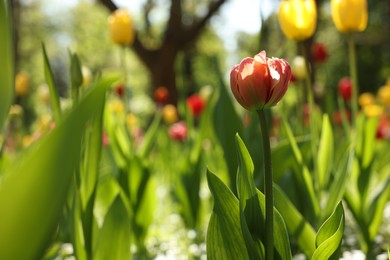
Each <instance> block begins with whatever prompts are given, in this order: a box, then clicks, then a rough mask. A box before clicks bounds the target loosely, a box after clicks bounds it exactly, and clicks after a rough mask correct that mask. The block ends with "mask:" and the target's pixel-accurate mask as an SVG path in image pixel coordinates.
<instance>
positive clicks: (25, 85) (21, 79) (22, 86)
mask: <svg viewBox="0 0 390 260" xmlns="http://www.w3.org/2000/svg"><path fill="white" fill-rule="evenodd" d="M29 84H30V77H29V76H28V75H27V74H26V73H24V72H21V73H18V74H17V75H16V78H15V93H16V95H17V96H26V95H27V94H28V92H29V91H30V86H29Z"/></svg>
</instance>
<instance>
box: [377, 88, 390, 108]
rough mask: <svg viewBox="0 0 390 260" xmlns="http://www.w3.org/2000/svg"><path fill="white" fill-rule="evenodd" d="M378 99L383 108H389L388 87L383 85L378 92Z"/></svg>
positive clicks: (389, 94) (389, 89)
mask: <svg viewBox="0 0 390 260" xmlns="http://www.w3.org/2000/svg"><path fill="white" fill-rule="evenodd" d="M378 98H379V100H380V102H381V103H382V104H383V105H385V106H390V86H389V85H385V86H383V87H380V88H379V90H378Z"/></svg>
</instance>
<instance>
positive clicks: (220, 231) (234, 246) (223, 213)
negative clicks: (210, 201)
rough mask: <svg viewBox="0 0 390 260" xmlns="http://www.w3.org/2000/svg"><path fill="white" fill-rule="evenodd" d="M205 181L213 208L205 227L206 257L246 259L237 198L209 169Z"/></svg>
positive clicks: (211, 259) (215, 259)
mask: <svg viewBox="0 0 390 260" xmlns="http://www.w3.org/2000/svg"><path fill="white" fill-rule="evenodd" d="M207 182H208V185H209V188H210V191H211V193H212V195H213V198H214V208H213V212H212V213H211V217H210V222H209V225H208V229H207V239H206V243H207V258H208V259H210V260H219V259H248V253H247V250H246V247H245V242H244V239H243V237H242V232H241V226H240V215H239V214H240V210H239V203H238V200H237V198H236V197H235V196H234V194H233V193H232V191H231V190H230V189H229V188H228V187H227V186H226V185H225V184H224V183H223V182H222V181H221V180H220V179H219V178H218V177H217V176H215V175H214V174H213V173H211V172H210V171H207Z"/></svg>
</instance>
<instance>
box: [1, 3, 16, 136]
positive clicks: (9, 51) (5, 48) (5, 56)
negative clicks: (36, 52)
mask: <svg viewBox="0 0 390 260" xmlns="http://www.w3.org/2000/svg"><path fill="white" fill-rule="evenodd" d="M0 35H1V39H0V56H1V59H0V71H1V73H0V86H1V87H0V130H2V129H3V125H4V122H5V120H6V117H7V115H8V109H9V107H10V105H11V103H12V99H13V89H14V80H15V74H14V57H13V55H14V47H13V40H12V38H13V36H12V27H11V9H10V7H9V5H8V1H2V2H1V3H0Z"/></svg>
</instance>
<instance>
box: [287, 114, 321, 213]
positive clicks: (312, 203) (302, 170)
mask: <svg viewBox="0 0 390 260" xmlns="http://www.w3.org/2000/svg"><path fill="white" fill-rule="evenodd" d="M283 127H284V129H285V131H286V134H287V137H288V140H289V142H290V145H291V149H292V151H293V154H294V158H295V162H296V164H297V166H298V171H294V173H295V175H294V176H295V178H296V180H297V183H298V185H299V189H300V190H302V192H303V194H304V198H305V202H307V204H305V206H306V208H307V209H308V210H309V212H310V213H311V214H310V215H312V216H311V218H313V219H315V218H316V216H318V214H319V212H320V206H319V203H318V201H317V197H316V195H315V192H314V184H313V180H312V177H311V175H310V172H309V169H308V168H307V166H306V165H305V163H304V161H303V156H302V153H301V151H300V150H299V148H298V145H297V141H296V140H295V138H294V136H293V133H292V131H291V128H290V126H289V124H288V122H287V120H286V119H284V118H283Z"/></svg>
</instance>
